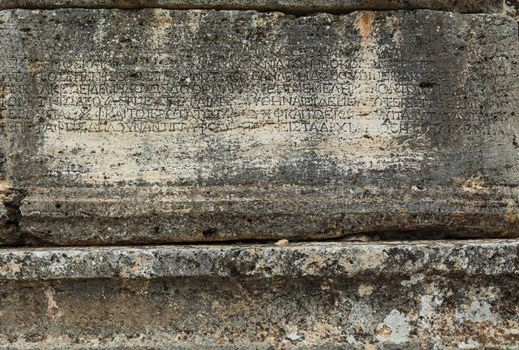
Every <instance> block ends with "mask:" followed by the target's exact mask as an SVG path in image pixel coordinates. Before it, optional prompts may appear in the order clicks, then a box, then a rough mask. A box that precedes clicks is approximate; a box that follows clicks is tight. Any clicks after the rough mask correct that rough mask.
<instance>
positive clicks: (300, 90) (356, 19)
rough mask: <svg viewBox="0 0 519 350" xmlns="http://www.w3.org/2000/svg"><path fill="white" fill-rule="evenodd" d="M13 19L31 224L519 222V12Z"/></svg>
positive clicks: (5, 98)
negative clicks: (518, 17)
mask: <svg viewBox="0 0 519 350" xmlns="http://www.w3.org/2000/svg"><path fill="white" fill-rule="evenodd" d="M0 32H1V33H2V35H1V36H0V46H1V47H2V51H1V52H0V61H1V62H3V64H2V66H1V68H0V82H1V86H0V91H2V95H1V96H0V112H1V119H0V123H1V128H0V129H2V133H4V135H5V137H4V138H3V148H4V149H3V150H2V151H1V152H0V153H2V154H4V155H5V157H4V158H5V160H4V161H3V162H2V163H3V166H2V168H1V169H2V172H3V175H1V177H0V178H4V179H5V180H4V182H3V183H5V184H6V185H5V186H6V187H9V188H11V190H12V191H13V193H17V195H16V196H15V197H16V198H18V199H19V202H20V206H19V207H16V206H15V207H14V208H13V210H12V212H13V213H14V214H16V218H15V219H16V220H15V221H16V223H17V226H16V227H19V229H20V231H19V232H20V234H23V235H24V237H26V238H27V239H29V240H32V242H39V243H41V244H63V245H67V244H117V243H123V242H128V241H131V242H134V243H136V242H155V243H156V242H180V241H184V242H185V241H200V240H229V239H280V238H291V239H301V238H304V239H309V238H310V239H317V238H331V237H340V236H344V235H348V234H359V233H362V234H364V233H367V234H371V233H373V232H379V233H380V232H382V233H384V234H389V236H391V234H392V233H394V232H426V233H427V234H428V235H429V238H438V237H441V236H442V235H444V234H446V235H450V236H472V237H476V236H488V237H490V236H501V237H504V236H517V234H518V233H519V225H518V222H519V219H518V218H519V210H518V198H519V195H518V188H517V183H518V181H519V152H518V140H517V137H518V136H517V135H518V130H519V118H518V116H517V115H516V112H517V111H518V109H519V108H518V107H519V88H518V85H519V81H518V80H519V79H517V77H518V52H519V50H518V47H519V42H518V40H517V24H516V22H515V21H514V20H513V19H511V18H510V17H508V16H503V15H498V14H487V15H485V14H478V15H464V14H454V13H446V12H436V11H428V10H420V11H413V12H404V11H394V12H391V11H389V12H369V11H367V12H366V11H365V12H355V13H352V14H348V15H342V16H334V15H328V14H320V15H315V16H304V17H294V16H289V15H283V14H280V13H266V14H265V13H257V12H254V11H172V10H160V9H154V10H152V9H146V10H135V11H121V10H85V9H60V10H46V11H40V10H6V11H2V12H1V13H0ZM0 146H1V145H0ZM18 209H19V210H18ZM18 214H19V215H18Z"/></svg>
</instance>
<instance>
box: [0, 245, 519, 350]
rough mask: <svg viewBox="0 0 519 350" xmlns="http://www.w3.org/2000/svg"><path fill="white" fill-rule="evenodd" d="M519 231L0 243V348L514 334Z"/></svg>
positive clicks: (510, 337)
mask: <svg viewBox="0 0 519 350" xmlns="http://www.w3.org/2000/svg"><path fill="white" fill-rule="evenodd" d="M518 252H519V243H518V241H517V240H513V241H506V240H494V241H450V242H447V241H445V242H442V241H439V242H416V243H398V242H395V243H377V244H374V243H370V244H366V243H313V244H296V245H292V244H290V245H289V246H288V247H275V246H265V245H255V246H243V245H229V246H163V247H139V248H89V249H86V248H84V249H78V248H62V249H50V248H47V249H23V250H22V249H14V250H0V262H1V263H0V266H1V269H0V324H2V327H0V348H6V349H42V348H45V349H121V348H132V349H136V348H146V349H148V348H153V349H200V348H204V349H288V348H290V349H292V348H296V349H359V348H365V346H368V347H367V348H370V347H369V346H372V347H371V348H372V349H377V348H378V349H451V348H467V347H469V346H472V348H474V347H475V346H476V345H477V346H479V348H484V349H505V348H508V347H509V348H514V347H513V346H514V345H516V344H518V343H519V299H518V298H519V294H518V293H517V288H518V281H519V260H518V259H519V257H518Z"/></svg>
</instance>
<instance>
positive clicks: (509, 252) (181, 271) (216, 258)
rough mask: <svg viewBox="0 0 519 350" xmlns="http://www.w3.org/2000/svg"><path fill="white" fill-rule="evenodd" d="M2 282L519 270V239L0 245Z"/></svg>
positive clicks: (474, 273) (487, 273)
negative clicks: (0, 246) (76, 246)
mask: <svg viewBox="0 0 519 350" xmlns="http://www.w3.org/2000/svg"><path fill="white" fill-rule="evenodd" d="M0 266H2V268H1V269H0V280H15V281H22V280H40V281H44V280H59V279H92V278H166V277H168V278H169V277H175V278H176V277H204V276H211V277H218V278H220V277H221V278H228V277H239V276H242V277H251V278H272V277H290V278H296V277H297V278H302V277H304V278H309V277H316V278H335V277H337V278H338V277H343V278H352V277H355V278H359V277H362V276H369V275H386V276H389V275H402V274H403V275H413V274H415V275H419V274H421V273H424V271H428V273H435V274H453V275H456V274H463V275H466V276H478V275H485V276H500V275H519V241H518V240H493V241H485V240H474V241H470V240H468V241H422V242H420V241H417V242H398V241H396V242H392V243H389V242H386V243H359V242H342V243H323V242H319V243H317V242H316V243H291V244H289V245H288V246H286V247H278V246H275V245H272V246H269V245H265V244H257V245H245V244H235V245H223V246H220V245H216V246H211V245H193V246H157V247H146V246H144V247H135V248H132V247H122V248H121V247H88V248H86V247H85V248H32V249H5V250H0Z"/></svg>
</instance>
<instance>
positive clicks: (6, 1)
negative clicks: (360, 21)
mask: <svg viewBox="0 0 519 350" xmlns="http://www.w3.org/2000/svg"><path fill="white" fill-rule="evenodd" d="M59 7H86V8H100V7H108V8H146V7H162V8H171V9H233V10H262V11H265V10H276V11H286V12H290V13H301V12H303V13H304V12H318V11H324V12H333V13H337V12H347V11H356V10H416V9H430V10H442V11H455V12H456V11H459V12H498V13H500V12H502V11H503V8H504V1H503V0H455V1H452V0H393V1H386V0H375V1H373V0H274V1H271V0H260V1H256V0H0V9H2V8H3V9H11V8H59Z"/></svg>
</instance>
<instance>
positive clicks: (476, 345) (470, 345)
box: [458, 340, 479, 349]
mask: <svg viewBox="0 0 519 350" xmlns="http://www.w3.org/2000/svg"><path fill="white" fill-rule="evenodd" d="M458 348H459V349H478V348H479V343H478V342H473V341H472V340H469V341H468V342H467V343H465V342H460V343H458Z"/></svg>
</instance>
